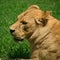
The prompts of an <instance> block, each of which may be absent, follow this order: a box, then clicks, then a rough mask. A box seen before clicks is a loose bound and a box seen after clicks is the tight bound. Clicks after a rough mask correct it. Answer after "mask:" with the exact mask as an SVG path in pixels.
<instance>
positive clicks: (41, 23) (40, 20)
mask: <svg viewBox="0 0 60 60" xmlns="http://www.w3.org/2000/svg"><path fill="white" fill-rule="evenodd" d="M35 22H36V24H38V25H42V26H45V25H46V24H47V22H48V19H45V18H41V19H38V20H35Z"/></svg>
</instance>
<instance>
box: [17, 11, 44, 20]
mask: <svg viewBox="0 0 60 60" xmlns="http://www.w3.org/2000/svg"><path fill="white" fill-rule="evenodd" d="M42 16H43V12H42V11H40V10H32V11H28V12H26V13H25V14H23V16H21V15H19V18H18V19H19V20H20V18H21V20H32V19H33V18H34V19H38V18H41V17H42Z"/></svg>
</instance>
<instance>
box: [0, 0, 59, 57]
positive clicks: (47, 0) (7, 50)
mask: <svg viewBox="0 0 60 60" xmlns="http://www.w3.org/2000/svg"><path fill="white" fill-rule="evenodd" d="M33 4H37V5H39V6H40V8H41V9H42V10H44V11H45V10H50V11H52V15H53V16H54V17H56V18H57V19H60V17H59V16H60V0H0V57H1V58H29V56H30V45H29V43H28V41H27V40H25V41H24V42H22V43H16V42H15V41H14V40H13V37H12V36H11V34H10V32H9V27H10V26H11V25H12V24H13V23H14V22H16V19H17V16H18V15H19V14H20V13H21V12H23V11H25V10H26V9H27V8H28V7H29V6H30V5H33Z"/></svg>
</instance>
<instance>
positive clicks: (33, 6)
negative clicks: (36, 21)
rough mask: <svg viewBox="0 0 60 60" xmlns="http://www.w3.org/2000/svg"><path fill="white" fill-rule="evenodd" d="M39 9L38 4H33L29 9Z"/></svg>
mask: <svg viewBox="0 0 60 60" xmlns="http://www.w3.org/2000/svg"><path fill="white" fill-rule="evenodd" d="M33 8H34V9H39V6H37V5H32V6H30V7H29V8H28V9H33Z"/></svg>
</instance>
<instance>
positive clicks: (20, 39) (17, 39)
mask: <svg viewBox="0 0 60 60" xmlns="http://www.w3.org/2000/svg"><path fill="white" fill-rule="evenodd" d="M23 40H24V39H22V38H14V41H16V42H19V41H21V42H22V41H23Z"/></svg>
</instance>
